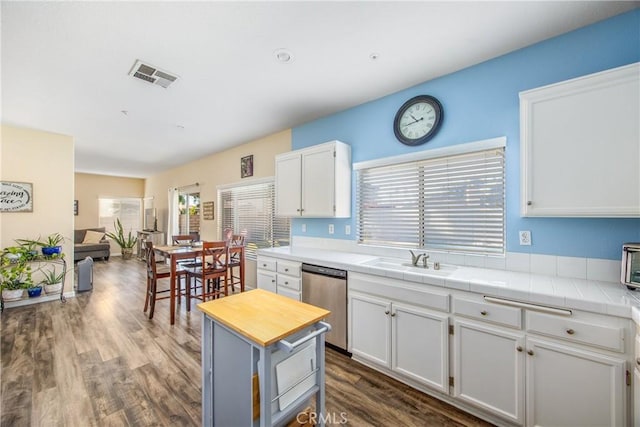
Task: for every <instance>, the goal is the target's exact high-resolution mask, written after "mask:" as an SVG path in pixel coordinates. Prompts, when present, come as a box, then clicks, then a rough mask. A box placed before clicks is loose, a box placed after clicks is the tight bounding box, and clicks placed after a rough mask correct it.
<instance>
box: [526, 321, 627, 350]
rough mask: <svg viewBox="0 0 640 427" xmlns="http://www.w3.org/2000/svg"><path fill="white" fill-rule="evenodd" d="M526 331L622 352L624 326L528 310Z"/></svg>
mask: <svg viewBox="0 0 640 427" xmlns="http://www.w3.org/2000/svg"><path fill="white" fill-rule="evenodd" d="M527 332H533V333H538V334H542V335H549V336H552V337H555V338H560V339H564V340H567V341H573V342H577V343H582V344H589V345H593V346H596V347H602V348H606V349H609V350H613V351H617V352H620V353H622V352H624V328H618V327H615V326H604V325H599V324H595V323H587V322H581V321H578V320H573V319H571V318H564V317H558V316H552V315H549V314H543V313H536V312H533V311H532V312H528V313H527Z"/></svg>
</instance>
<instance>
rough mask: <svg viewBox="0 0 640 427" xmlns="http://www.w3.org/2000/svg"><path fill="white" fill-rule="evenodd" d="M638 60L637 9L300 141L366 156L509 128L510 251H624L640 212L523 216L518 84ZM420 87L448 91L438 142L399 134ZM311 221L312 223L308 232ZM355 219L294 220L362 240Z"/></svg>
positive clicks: (336, 122)
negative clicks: (527, 242) (522, 240)
mask: <svg viewBox="0 0 640 427" xmlns="http://www.w3.org/2000/svg"><path fill="white" fill-rule="evenodd" d="M638 61H640V9H634V10H633V11H631V12H628V13H625V14H622V15H619V16H616V17H613V18H610V19H607V20H605V21H601V22H598V23H595V24H593V25H590V26H587V27H584V28H581V29H578V30H575V31H572V32H570V33H567V34H564V35H561V36H558V37H555V38H553V39H549V40H546V41H543V42H540V43H537V44H535V45H532V46H529V47H526V48H523V49H520V50H518V51H515V52H512V53H509V54H507V55H504V56H500V57H498V58H495V59H492V60H489V61H486V62H483V63H481V64H478V65H475V66H473V67H469V68H466V69H463V70H461V71H458V72H455V73H452V74H448V75H446V76H443V77H440V78H437V79H434V80H430V81H428V82H425V83H422V84H420V85H417V86H415V87H412V88H409V89H407V90H404V91H401V92H397V93H394V94H392V95H389V96H386V97H384V98H380V99H377V100H374V101H371V102H368V103H366V104H362V105H359V106H357V107H354V108H351V109H348V110H345V111H342V112H340V113H337V114H334V115H331V116H328V117H324V118H321V119H319V120H315V121H313V122H309V123H306V124H304V125H302V126H298V127H295V128H293V130H292V147H293V149H299V148H304V147H308V146H311V145H315V144H319V143H322V142H326V141H330V140H334V139H338V140H340V141H343V142H346V143H348V144H350V145H351V150H352V152H351V154H352V161H353V162H360V161H364V160H371V159H377V158H382V157H388V156H394V155H398V154H404V153H410V152H414V151H418V150H425V149H432V148H438V147H444V146H449V145H454V144H460V143H466V142H472V141H478V140H483V139H488V138H494V137H498V136H506V137H507V149H506V183H507V184H506V203H507V218H506V222H507V235H506V238H507V251H509V252H530V253H536V254H548V255H561V256H576V257H588V258H604V259H619V258H620V255H621V247H622V244H623V243H624V242H631V241H635V242H640V219H637V218H632V219H626V218H625V219H600V218H595V219H590V218H589V219H587V218H522V217H520V211H519V209H520V208H519V198H520V171H519V162H520V150H519V148H520V123H519V97H518V93H519V92H521V91H523V90H527V89H532V88H536V87H539V86H544V85H548V84H551V83H555V82H559V81H563V80H567V79H571V78H574V77H579V76H583V75H586V74H591V73H595V72H598V71H602V70H606V69H609V68H615V67H619V66H622V65H627V64H630V63H633V62H638ZM420 94H428V95H433V96H435V97H436V98H438V100H440V102H441V103H442V105H443V108H444V120H443V124H442V127H441V128H440V131H439V133H438V134H437V135H436V136H435V137H434V138H433V139H432V140H431V141H429V142H428V143H427V144H425V145H422V146H419V147H408V146H405V145H403V144H401V143H400V142H398V140H397V139H396V138H395V136H394V134H393V128H392V123H393V118H394V116H395V113H396V111H397V110H398V108H399V107H400V106H401V105H402V104H403V103H404V102H405V101H406V100H407V99H409V98H411V97H413V96H415V95H420ZM603 107H604V108H606V105H603ZM639 163H640V160H639ZM639 167H640V164H639ZM594 173H597V171H594ZM621 185H624V183H621ZM354 194H355V193H354ZM353 201H355V197H354V198H353ZM352 204H353V206H352V213H355V203H353V202H352ZM302 224H305V225H306V227H307V231H306V233H303V232H302ZM328 224H334V225H335V234H333V235H329V234H328ZM347 224H349V225H351V230H352V233H351V235H345V234H344V231H345V225H347ZM355 226H356V224H355V218H354V217H352V218H348V219H294V220H293V221H292V234H293V235H297V236H310V237H325V238H339V239H355ZM518 230H531V234H532V245H531V246H520V245H519V242H518Z"/></svg>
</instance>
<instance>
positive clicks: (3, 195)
mask: <svg viewBox="0 0 640 427" xmlns="http://www.w3.org/2000/svg"><path fill="white" fill-rule="evenodd" d="M0 212H33V184H31V183H30V182H11V181H2V182H1V186H0Z"/></svg>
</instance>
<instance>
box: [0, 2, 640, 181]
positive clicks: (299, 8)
mask: <svg viewBox="0 0 640 427" xmlns="http://www.w3.org/2000/svg"><path fill="white" fill-rule="evenodd" d="M639 4H640V2H615V1H567V2H560V1H557V2H539V1H531V2H525V1H517V2H457V1H444V2H434V1H421V2H416V1H414V2H395V1H386V2H370V1H352V2H336V1H326V2H307V1H297V2H293V1H285V2H265V1H262V2H213V1H199V2H179V1H173V2H149V1H136V2H121V1H112V2H91V1H86V2H24V1H5V0H2V3H1V10H0V12H1V19H2V21H1V22H2V33H1V36H2V62H1V69H0V70H1V84H2V86H1V90H2V94H1V99H2V110H1V113H2V123H3V124H9V125H14V126H20V127H27V128H34V129H40V130H45V131H49V132H55V133H61V134H67V135H72V136H73V137H74V138H75V165H76V171H77V172H88V173H97V174H107V175H120V176H132V177H146V176H150V175H153V174H156V173H159V172H161V171H164V170H167V169H170V168H172V167H175V166H178V165H180V164H184V163H187V162H190V161H192V160H195V159H197V158H200V157H203V156H206V155H209V154H212V153H215V152H218V151H221V150H224V149H227V148H229V147H232V146H235V145H239V144H242V143H245V142H248V141H251V140H254V139H257V138H260V137H263V136H266V135H269V134H272V133H275V132H278V131H281V130H284V129H288V128H290V127H294V126H297V125H300V124H303V123H305V122H308V121H311V120H314V119H317V118H319V117H323V116H326V115H328V114H331V113H334V112H338V111H341V110H344V109H347V108H350V107H353V106H355V105H359V104H362V103H364V102H367V101H371V100H373V99H376V98H379V97H382V96H384V95H388V94H390V93H394V92H397V91H399V90H402V89H406V88H408V87H411V86H413V85H416V84H418V83H422V82H425V81H428V80H431V79H433V78H435V77H438V76H441V75H444V74H448V73H451V72H453V71H456V70H459V69H462V68H465V67H468V66H470V65H473V64H477V63H479V62H482V61H485V60H487V59H490V58H493V57H496V56H499V55H502V54H505V53H507V52H510V51H513V50H516V49H518V48H521V47H524V46H527V45H530V44H533V43H536V42H538V41H540V40H544V39H547V38H550V37H553V36H556V35H558V34H562V33H565V32H567V31H570V30H573V29H575V28H579V27H582V26H585V25H588V24H591V23H593V22H596V21H599V20H602V19H605V18H608V17H610V16H613V15H617V14H620V13H623V12H625V11H627V10H630V9H632V8H635V7H638V6H639ZM278 48H287V49H288V50H290V51H291V52H292V53H293V55H294V60H293V62H291V63H288V64H282V63H278V62H277V61H276V60H275V57H274V51H275V50H276V49H278ZM372 53H376V54H378V55H379V57H378V59H376V60H372V59H370V55H371V54H372ZM136 59H141V60H143V61H146V62H148V63H150V64H152V65H155V66H157V67H159V68H161V69H164V70H166V71H169V72H172V73H175V74H177V75H178V76H180V79H179V80H178V81H177V82H175V83H174V84H173V85H172V86H171V87H169V88H168V89H164V88H162V87H159V86H154V85H150V84H148V83H145V82H143V81H141V80H137V79H134V78H132V77H131V76H129V75H128V73H129V71H130V69H131V67H132V66H133V64H134V62H135V61H136ZM123 110H125V111H127V112H128V114H126V115H125V114H123V113H122V111H123Z"/></svg>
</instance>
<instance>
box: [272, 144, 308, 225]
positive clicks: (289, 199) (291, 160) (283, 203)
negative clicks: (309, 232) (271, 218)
mask: <svg viewBox="0 0 640 427" xmlns="http://www.w3.org/2000/svg"><path fill="white" fill-rule="evenodd" d="M301 168H302V163H301V156H300V154H294V155H291V156H279V157H277V158H276V182H275V188H276V190H275V193H276V215H279V216H300V208H301V205H300V197H301V194H302V193H301V192H302V186H301V177H300V171H301V170H302V169H301Z"/></svg>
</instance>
